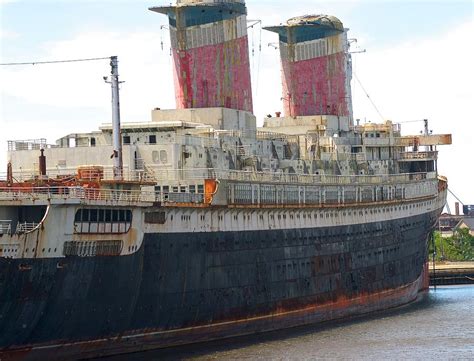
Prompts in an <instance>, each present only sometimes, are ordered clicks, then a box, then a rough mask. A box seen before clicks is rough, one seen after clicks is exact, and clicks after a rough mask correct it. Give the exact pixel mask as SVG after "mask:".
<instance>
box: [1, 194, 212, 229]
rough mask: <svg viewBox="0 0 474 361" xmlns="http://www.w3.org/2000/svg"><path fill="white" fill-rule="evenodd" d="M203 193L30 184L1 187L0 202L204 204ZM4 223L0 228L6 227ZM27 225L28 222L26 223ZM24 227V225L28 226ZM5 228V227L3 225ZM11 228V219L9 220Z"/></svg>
mask: <svg viewBox="0 0 474 361" xmlns="http://www.w3.org/2000/svg"><path fill="white" fill-rule="evenodd" d="M204 199H205V197H204V194H202V193H195V192H165V191H160V192H156V191H149V190H140V191H126V190H111V189H96V188H84V187H31V188H14V187H0V201H2V200H3V201H15V200H35V201H37V200H44V201H47V200H80V201H87V202H91V201H99V202H109V203H119V202H121V203H128V204H136V203H152V202H161V203H203V202H204ZM0 222H5V225H4V226H2V223H0V227H2V228H0V229H7V228H8V225H7V223H6V222H10V221H0ZM26 226H27V225H26ZM26 226H24V227H26ZM3 227H4V228H3ZM10 229H11V222H10Z"/></svg>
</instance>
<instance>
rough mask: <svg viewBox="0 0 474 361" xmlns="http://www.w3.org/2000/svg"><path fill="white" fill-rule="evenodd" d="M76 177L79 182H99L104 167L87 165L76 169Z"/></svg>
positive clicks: (102, 176) (102, 177)
mask: <svg viewBox="0 0 474 361" xmlns="http://www.w3.org/2000/svg"><path fill="white" fill-rule="evenodd" d="M77 177H78V179H80V180H91V181H100V180H102V179H104V167H102V166H100V165H88V166H82V167H79V168H77Z"/></svg>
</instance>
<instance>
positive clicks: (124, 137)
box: [123, 135, 130, 144]
mask: <svg viewBox="0 0 474 361" xmlns="http://www.w3.org/2000/svg"><path fill="white" fill-rule="evenodd" d="M123 144H130V136H129V135H124V136H123Z"/></svg>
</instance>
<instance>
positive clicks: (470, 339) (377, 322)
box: [102, 286, 474, 361]
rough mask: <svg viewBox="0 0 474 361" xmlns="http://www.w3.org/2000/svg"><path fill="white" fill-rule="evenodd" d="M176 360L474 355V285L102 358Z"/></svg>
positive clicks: (472, 357) (458, 357) (452, 357)
mask: <svg viewBox="0 0 474 361" xmlns="http://www.w3.org/2000/svg"><path fill="white" fill-rule="evenodd" d="M176 359H181V360H315V359H324V360H334V359H338V360H353V359H358V360H359V359H363V360H383V359H385V360H406V359H410V360H434V359H440V360H441V359H442V360H468V359H470V360H474V286H446V287H438V288H437V290H436V292H434V291H433V289H432V290H431V292H430V294H429V296H428V297H427V298H426V299H424V300H423V301H420V302H418V303H415V304H412V305H409V306H406V307H403V308H400V309H397V310H391V311H386V312H383V313H380V314H378V315H377V316H370V317H363V318H359V319H357V320H352V321H346V322H340V323H336V324H334V323H333V324H330V325H324V326H305V327H299V328H295V329H290V330H284V331H277V332H272V333H267V334H263V335H258V336H246V337H240V338H236V339H232V340H223V341H217V342H211V343H207V344H201V345H191V346H185V347H180V348H172V349H166V350H159V351H150V352H143V353H139V354H134V355H126V356H120V357H108V358H104V359H102V360H106V361H123V360H127V361H129V360H130V361H145V360H147V361H148V360H176Z"/></svg>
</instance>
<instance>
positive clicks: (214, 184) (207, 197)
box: [204, 179, 219, 204]
mask: <svg viewBox="0 0 474 361" xmlns="http://www.w3.org/2000/svg"><path fill="white" fill-rule="evenodd" d="M218 186H219V182H218V181H217V179H206V180H205V181H204V203H205V204H211V203H212V198H213V197H214V195H215V194H216V193H217V188H218Z"/></svg>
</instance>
